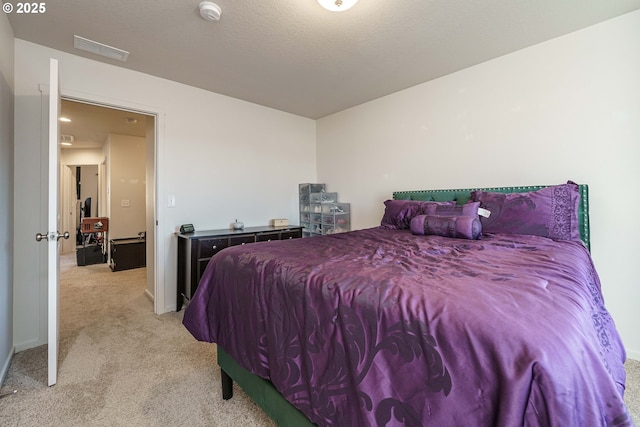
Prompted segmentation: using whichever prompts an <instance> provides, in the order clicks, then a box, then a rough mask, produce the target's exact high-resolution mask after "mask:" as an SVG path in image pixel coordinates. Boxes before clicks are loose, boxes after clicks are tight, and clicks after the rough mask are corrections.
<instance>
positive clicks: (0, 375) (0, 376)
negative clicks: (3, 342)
mask: <svg viewBox="0 0 640 427" xmlns="http://www.w3.org/2000/svg"><path fill="white" fill-rule="evenodd" d="M14 354H15V349H14V348H13V347H11V351H10V352H9V354H8V355H7V360H5V362H4V364H3V365H2V370H0V387H2V385H3V384H4V380H5V378H6V377H7V373H8V372H9V366H10V365H11V359H13V355H14Z"/></svg>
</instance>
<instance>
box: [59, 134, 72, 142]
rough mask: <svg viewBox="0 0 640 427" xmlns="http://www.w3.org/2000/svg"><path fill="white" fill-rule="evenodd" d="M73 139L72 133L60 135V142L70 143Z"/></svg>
mask: <svg viewBox="0 0 640 427" xmlns="http://www.w3.org/2000/svg"><path fill="white" fill-rule="evenodd" d="M74 140H75V137H74V136H73V135H60V142H68V143H71V142H73V141H74Z"/></svg>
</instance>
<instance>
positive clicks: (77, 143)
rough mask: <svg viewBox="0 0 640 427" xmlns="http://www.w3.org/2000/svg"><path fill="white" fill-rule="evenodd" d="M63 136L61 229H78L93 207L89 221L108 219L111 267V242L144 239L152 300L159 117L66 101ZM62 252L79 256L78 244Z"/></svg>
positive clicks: (103, 236)
mask: <svg viewBox="0 0 640 427" xmlns="http://www.w3.org/2000/svg"><path fill="white" fill-rule="evenodd" d="M60 134H61V157H60V170H61V188H60V194H61V222H62V224H61V225H62V227H63V228H64V229H65V230H69V231H72V230H77V228H78V227H79V225H80V218H81V217H82V216H86V215H85V212H88V211H86V209H87V206H86V205H87V203H88V202H89V203H90V207H89V208H88V209H91V211H90V212H91V213H90V216H93V217H106V218H108V219H109V229H108V231H107V232H104V233H97V234H98V237H99V243H100V244H101V245H103V246H102V248H101V251H102V252H103V253H104V256H105V258H104V262H106V263H108V262H109V256H110V249H109V240H111V239H123V238H130V237H138V238H140V237H141V236H142V237H145V246H146V263H145V264H146V267H147V286H146V291H145V293H146V294H147V296H148V297H149V298H150V299H151V300H152V301H153V300H154V294H155V275H154V271H155V257H154V249H155V248H154V246H155V235H154V234H155V216H156V212H155V202H154V199H155V152H156V116H155V115H153V114H148V113H145V112H141V111H134V110H131V109H126V108H120V107H116V106H110V105H103V104H98V103H94V102H89V101H85V100H79V99H72V98H65V97H64V96H63V99H62V102H61V122H60ZM82 187H85V189H84V190H86V189H87V188H90V189H91V190H90V191H89V192H87V191H83V188H82ZM94 187H95V188H94ZM89 194H90V195H89ZM79 195H80V196H79ZM84 196H87V197H84ZM87 199H89V200H90V201H89V200H87ZM73 234H74V233H73V231H72V235H73ZM79 239H82V236H81V237H79ZM80 241H81V240H80ZM61 249H62V253H63V254H67V255H68V254H71V253H74V252H76V250H77V241H75V240H74V239H69V241H68V242H66V244H63V246H62V248H61ZM80 265H81V264H80V263H79V264H78V266H76V267H75V268H83V267H82V266H80ZM82 265H86V264H82Z"/></svg>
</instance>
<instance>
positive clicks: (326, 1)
mask: <svg viewBox="0 0 640 427" xmlns="http://www.w3.org/2000/svg"><path fill="white" fill-rule="evenodd" d="M318 3H320V6H322V7H324V8H325V9H327V10H330V11H332V12H342V11H343V10H347V9H350V8H351V7H352V6H353V5H354V4H356V3H358V0H318Z"/></svg>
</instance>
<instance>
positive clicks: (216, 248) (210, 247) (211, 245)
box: [197, 238, 229, 258]
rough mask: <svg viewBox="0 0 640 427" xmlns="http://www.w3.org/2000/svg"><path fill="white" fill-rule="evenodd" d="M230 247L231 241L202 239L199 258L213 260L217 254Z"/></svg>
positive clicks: (199, 245) (225, 239)
mask: <svg viewBox="0 0 640 427" xmlns="http://www.w3.org/2000/svg"><path fill="white" fill-rule="evenodd" d="M227 246H229V239H227V238H219V239H200V240H198V255H197V257H198V258H211V257H212V256H213V255H215V254H216V253H218V252H220V251H221V250H223V249H224V248H226V247H227Z"/></svg>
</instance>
